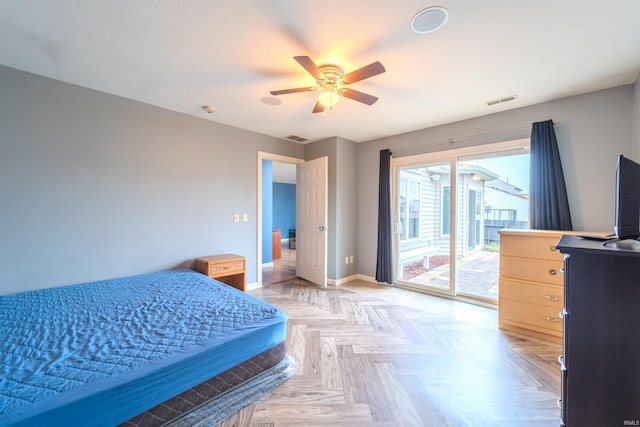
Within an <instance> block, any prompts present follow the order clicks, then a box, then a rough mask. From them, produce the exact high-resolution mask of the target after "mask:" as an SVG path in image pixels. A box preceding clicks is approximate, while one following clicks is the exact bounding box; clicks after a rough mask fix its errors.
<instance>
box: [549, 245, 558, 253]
mask: <svg viewBox="0 0 640 427" xmlns="http://www.w3.org/2000/svg"><path fill="white" fill-rule="evenodd" d="M549 250H550V251H551V252H556V251H557V250H558V248H557V247H555V246H549Z"/></svg>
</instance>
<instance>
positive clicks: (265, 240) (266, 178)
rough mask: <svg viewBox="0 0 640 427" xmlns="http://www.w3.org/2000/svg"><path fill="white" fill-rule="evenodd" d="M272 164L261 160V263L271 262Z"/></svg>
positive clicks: (269, 161)
mask: <svg viewBox="0 0 640 427" xmlns="http://www.w3.org/2000/svg"><path fill="white" fill-rule="evenodd" d="M272 228H273V162H272V161H271V160H262V263H263V264H265V263H268V262H272V261H273V247H272V246H271V240H272V239H271V237H272V236H271V230H272Z"/></svg>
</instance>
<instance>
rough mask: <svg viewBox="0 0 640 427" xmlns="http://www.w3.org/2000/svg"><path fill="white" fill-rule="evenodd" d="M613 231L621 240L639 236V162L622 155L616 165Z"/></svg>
mask: <svg viewBox="0 0 640 427" xmlns="http://www.w3.org/2000/svg"><path fill="white" fill-rule="evenodd" d="M614 231H615V233H616V237H617V238H618V239H621V240H622V239H637V238H638V237H640V164H638V163H636V162H634V161H633V160H631V159H628V158H626V157H624V156H623V155H620V156H619V157H618V164H617V166H616V204H615V227H614Z"/></svg>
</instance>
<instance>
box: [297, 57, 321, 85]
mask: <svg viewBox="0 0 640 427" xmlns="http://www.w3.org/2000/svg"><path fill="white" fill-rule="evenodd" d="M293 59H295V60H296V61H298V64H300V65H302V68H304V69H305V70H307V73H309V74H311V75H312V76H313V78H314V79H316V80H322V79H324V78H325V77H324V74H322V71H320V68H318V66H317V65H316V63H315V62H313V60H312V59H311V58H309V57H308V56H294V57H293Z"/></svg>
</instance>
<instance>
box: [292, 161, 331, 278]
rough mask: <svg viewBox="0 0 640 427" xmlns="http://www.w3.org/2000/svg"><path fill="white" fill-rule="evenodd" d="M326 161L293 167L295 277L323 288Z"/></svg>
mask: <svg viewBox="0 0 640 427" xmlns="http://www.w3.org/2000/svg"><path fill="white" fill-rule="evenodd" d="M327 169H328V158H327V157H320V158H318V159H315V160H310V161H308V162H305V163H301V164H298V165H297V180H296V228H297V230H296V275H297V276H298V277H302V278H303V279H306V280H308V281H310V282H312V283H316V284H318V285H322V286H326V285H327V187H328V178H327Z"/></svg>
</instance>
